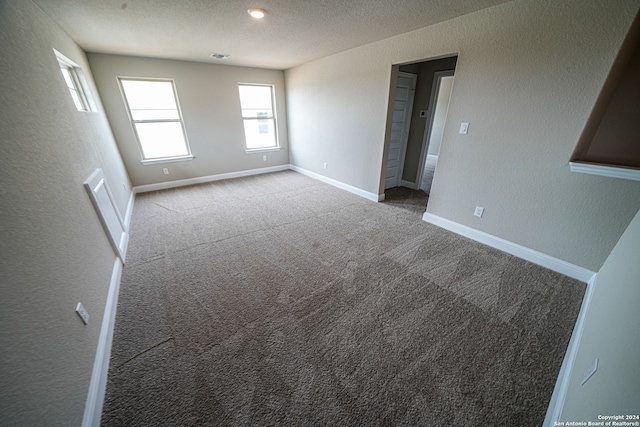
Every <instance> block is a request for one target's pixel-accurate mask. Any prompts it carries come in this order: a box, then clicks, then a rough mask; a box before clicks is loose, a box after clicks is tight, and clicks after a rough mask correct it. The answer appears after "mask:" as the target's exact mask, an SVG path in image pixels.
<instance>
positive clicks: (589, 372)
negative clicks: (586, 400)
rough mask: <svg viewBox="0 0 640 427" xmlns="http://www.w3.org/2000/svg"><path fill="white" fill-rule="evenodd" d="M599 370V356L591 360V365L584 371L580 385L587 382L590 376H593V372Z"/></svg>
mask: <svg viewBox="0 0 640 427" xmlns="http://www.w3.org/2000/svg"><path fill="white" fill-rule="evenodd" d="M597 370H598V358H596V359H595V360H594V361H593V362H591V365H589V367H588V368H587V370H586V371H584V373H583V374H582V383H581V384H580V385H584V383H586V382H587V381H588V380H589V378H591V377H592V376H593V374H595V373H596V371H597Z"/></svg>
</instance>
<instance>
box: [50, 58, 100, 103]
mask: <svg viewBox="0 0 640 427" xmlns="http://www.w3.org/2000/svg"><path fill="white" fill-rule="evenodd" d="M53 52H54V53H55V55H56V59H57V60H58V64H59V65H60V72H62V78H63V79H64V82H65V84H66V85H67V89H69V93H70V94H71V99H72V100H73V104H74V105H75V106H76V108H77V109H78V111H94V109H93V108H92V102H91V98H90V97H89V91H88V90H87V89H86V85H85V84H84V81H83V79H82V77H83V75H82V69H81V68H80V67H79V66H78V65H77V64H76V63H74V62H73V61H71V60H70V59H69V58H67V57H66V56H64V55H63V54H61V53H60V52H58V51H57V50H55V49H54V50H53Z"/></svg>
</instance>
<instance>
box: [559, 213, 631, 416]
mask: <svg viewBox="0 0 640 427" xmlns="http://www.w3.org/2000/svg"><path fill="white" fill-rule="evenodd" d="M639 260H640V212H638V213H637V214H636V216H635V218H634V220H633V221H631V224H629V227H628V228H627V230H626V231H625V232H624V234H623V235H622V237H621V238H620V241H619V242H618V243H617V244H616V246H615V247H614V248H613V251H612V252H611V254H610V255H609V257H608V258H607V260H606V261H605V263H604V265H603V266H602V269H600V271H599V272H598V275H597V279H596V283H595V287H594V289H593V297H592V303H591V304H590V306H589V310H588V312H587V316H586V318H585V323H584V331H583V333H582V337H581V340H580V347H579V348H578V353H577V356H576V359H575V362H574V367H573V372H572V373H571V377H570V381H569V387H568V389H567V396H566V400H565V405H564V409H563V411H562V414H561V417H560V421H585V422H588V421H601V420H599V419H598V415H640V334H638V331H640V311H639V310H638V306H639V305H640V262H638V261H639ZM596 358H598V359H599V364H598V370H597V371H596V373H595V374H594V375H593V376H592V377H591V378H590V379H589V380H588V381H587V382H586V383H585V384H584V385H581V382H582V374H583V373H584V371H585V370H586V369H587V367H588V366H589V365H591V363H592V362H593V360H594V359H596ZM622 421H625V420H624V419H622ZM632 421H633V422H635V421H638V420H632Z"/></svg>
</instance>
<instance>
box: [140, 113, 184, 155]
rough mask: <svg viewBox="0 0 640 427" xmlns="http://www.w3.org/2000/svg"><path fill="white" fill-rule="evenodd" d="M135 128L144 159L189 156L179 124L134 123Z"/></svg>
mask: <svg viewBox="0 0 640 427" xmlns="http://www.w3.org/2000/svg"><path fill="white" fill-rule="evenodd" d="M135 126H136V132H137V133H138V139H139V140H140V146H141V147H142V152H143V155H144V158H145V159H157V158H164V157H176V156H186V155H188V154H189V150H188V148H187V142H186V141H185V138H184V133H183V132H182V124H181V123H180V122H164V123H162V122H160V123H136V124H135Z"/></svg>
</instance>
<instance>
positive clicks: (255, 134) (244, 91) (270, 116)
mask: <svg viewBox="0 0 640 427" xmlns="http://www.w3.org/2000/svg"><path fill="white" fill-rule="evenodd" d="M238 91H239V92H240V108H241V109H242V120H243V122H244V136H245V147H246V149H247V151H252V150H268V149H277V148H278V147H279V145H278V133H277V131H276V117H275V114H274V111H275V108H274V102H273V86H271V85H255V84H239V85H238Z"/></svg>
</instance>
